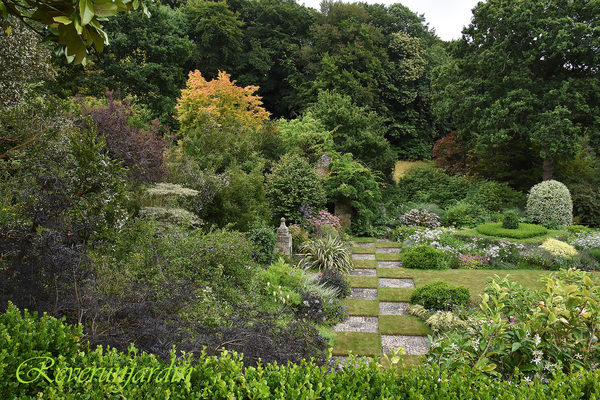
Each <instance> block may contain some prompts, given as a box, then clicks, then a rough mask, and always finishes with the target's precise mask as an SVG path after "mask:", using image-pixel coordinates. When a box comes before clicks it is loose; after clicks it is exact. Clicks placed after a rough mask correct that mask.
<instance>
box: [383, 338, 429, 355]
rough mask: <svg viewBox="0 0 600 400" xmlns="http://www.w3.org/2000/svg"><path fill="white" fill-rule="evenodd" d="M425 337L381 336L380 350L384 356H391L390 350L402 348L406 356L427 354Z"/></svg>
mask: <svg viewBox="0 0 600 400" xmlns="http://www.w3.org/2000/svg"><path fill="white" fill-rule="evenodd" d="M428 343H429V340H428V339H427V336H405V335H381V350H382V351H383V353H384V354H392V348H394V349H397V348H399V347H402V348H403V349H404V350H406V354H419V355H423V354H427V350H428V347H427V344H428Z"/></svg>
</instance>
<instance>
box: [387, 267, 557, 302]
mask: <svg viewBox="0 0 600 400" xmlns="http://www.w3.org/2000/svg"><path fill="white" fill-rule="evenodd" d="M387 270H389V271H387ZM549 272H550V271H538V270H511V271H502V270H465V269H448V270H441V271H440V270H419V269H408V268H393V269H392V268H388V269H386V270H385V271H384V270H383V268H379V269H378V270H377V273H378V275H380V274H384V275H386V277H388V278H412V279H413V280H414V282H415V286H416V287H419V286H424V285H426V284H428V283H430V282H435V281H445V282H448V283H452V284H454V285H461V286H466V287H468V288H469V291H470V293H471V296H473V297H477V296H478V295H479V294H481V293H483V291H484V290H485V288H486V286H487V283H488V281H489V280H490V279H491V278H493V277H494V276H496V275H497V276H499V277H500V278H504V277H506V276H508V278H509V279H510V280H511V281H515V282H519V283H521V284H522V285H523V286H526V287H530V288H536V289H537V288H541V287H542V284H541V283H540V282H538V279H539V278H541V277H542V276H543V275H547V274H548V273H549ZM380 277H381V275H380Z"/></svg>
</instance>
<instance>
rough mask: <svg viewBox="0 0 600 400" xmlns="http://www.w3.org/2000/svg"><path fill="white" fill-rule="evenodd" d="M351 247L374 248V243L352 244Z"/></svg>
mask: <svg viewBox="0 0 600 400" xmlns="http://www.w3.org/2000/svg"><path fill="white" fill-rule="evenodd" d="M353 246H355V247H375V242H368V243H360V242H359V243H353Z"/></svg>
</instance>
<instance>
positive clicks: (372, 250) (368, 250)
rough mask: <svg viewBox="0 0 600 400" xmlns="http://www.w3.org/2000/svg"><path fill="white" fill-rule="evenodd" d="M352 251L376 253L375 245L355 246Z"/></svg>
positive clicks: (356, 252) (355, 252)
mask: <svg viewBox="0 0 600 400" xmlns="http://www.w3.org/2000/svg"><path fill="white" fill-rule="evenodd" d="M352 252H353V253H354V254H374V253H375V247H353V248H352Z"/></svg>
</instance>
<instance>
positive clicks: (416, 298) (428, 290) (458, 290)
mask: <svg viewBox="0 0 600 400" xmlns="http://www.w3.org/2000/svg"><path fill="white" fill-rule="evenodd" d="M469 299H470V294H469V289H468V288H466V287H464V286H456V285H452V284H450V283H448V282H442V281H436V282H432V283H430V284H427V285H425V286H421V287H418V288H416V289H415V290H413V292H412V294H411V295H410V300H409V301H410V304H420V305H422V306H423V307H425V308H428V309H434V310H452V309H453V308H455V307H456V306H465V305H467V304H469Z"/></svg>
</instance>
